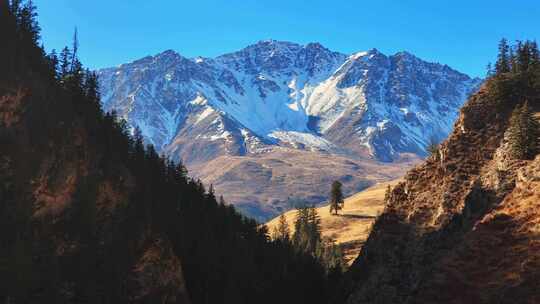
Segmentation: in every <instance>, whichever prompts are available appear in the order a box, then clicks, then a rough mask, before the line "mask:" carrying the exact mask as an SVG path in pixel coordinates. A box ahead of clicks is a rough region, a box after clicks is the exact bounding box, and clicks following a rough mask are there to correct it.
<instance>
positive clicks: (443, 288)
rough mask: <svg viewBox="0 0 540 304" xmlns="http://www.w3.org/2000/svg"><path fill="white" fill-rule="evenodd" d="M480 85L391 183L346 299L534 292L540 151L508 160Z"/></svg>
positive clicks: (499, 125)
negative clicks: (417, 160) (430, 146)
mask: <svg viewBox="0 0 540 304" xmlns="http://www.w3.org/2000/svg"><path fill="white" fill-rule="evenodd" d="M494 104H495V102H494V100H493V98H492V95H490V92H489V90H488V89H483V90H481V91H480V92H479V93H477V94H476V95H474V96H473V97H472V98H471V99H470V100H469V101H468V103H467V104H466V105H465V106H464V108H463V109H462V110H461V113H460V115H459V119H458V121H457V123H456V124H455V126H454V131H453V132H452V134H451V136H450V137H449V138H448V139H447V140H446V141H445V142H444V143H443V144H442V145H441V146H440V148H439V151H438V153H437V154H435V155H432V156H430V157H429V158H428V159H427V161H426V162H425V163H424V164H422V165H420V166H417V167H416V168H414V169H412V170H411V171H409V173H408V174H407V175H406V176H405V181H404V182H402V183H401V184H399V185H398V186H396V187H395V188H394V189H393V191H392V193H391V195H390V198H389V200H388V202H387V206H386V209H385V212H384V213H383V214H382V215H381V216H380V217H379V219H378V220H377V221H376V224H375V226H374V228H373V232H372V234H371V235H370V237H369V239H368V241H367V243H366V245H365V246H364V247H363V248H362V252H361V254H360V256H359V257H358V259H357V260H356V261H355V263H354V265H353V266H352V269H351V273H350V278H349V279H350V280H349V281H348V283H347V284H349V285H348V287H347V288H348V293H346V296H347V301H346V302H347V303H536V302H538V301H540V292H539V290H540V289H538V287H540V285H539V282H540V280H539V278H540V277H538V274H539V273H540V255H539V254H538V249H539V245H540V243H539V242H538V237H539V227H540V226H539V224H540V211H539V210H540V209H539V208H538V207H539V204H540V156H537V157H536V158H535V159H534V160H529V161H526V160H514V159H512V158H511V157H510V156H509V155H510V153H509V148H508V142H507V139H508V132H507V131H506V130H507V125H508V119H509V115H510V111H511V108H512V107H511V106H508V107H506V108H505V109H500V108H496V107H495V106H494Z"/></svg>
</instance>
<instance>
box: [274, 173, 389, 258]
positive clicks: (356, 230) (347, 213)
mask: <svg viewBox="0 0 540 304" xmlns="http://www.w3.org/2000/svg"><path fill="white" fill-rule="evenodd" d="M398 181H399V180H395V181H391V182H387V183H378V184H376V185H375V186H372V187H370V188H367V189H366V190H364V191H362V192H359V193H357V194H355V195H352V196H350V197H348V198H347V199H346V200H345V206H344V208H343V210H341V212H340V213H339V215H337V216H335V215H332V214H330V212H329V206H323V207H319V208H317V212H318V214H319V216H320V217H321V231H322V235H323V238H324V237H327V238H332V239H333V240H335V241H336V243H337V244H340V245H341V246H342V248H343V249H344V253H345V260H346V261H347V263H348V264H350V263H352V261H353V260H354V259H355V258H356V256H358V253H360V249H361V248H362V246H361V245H362V244H363V243H364V242H365V240H366V239H367V237H368V235H369V231H370V228H371V224H372V223H373V221H374V220H375V217H376V216H377V214H379V213H380V212H381V211H382V209H383V208H384V193H385V191H386V188H387V187H388V185H395V184H396V183H397V182H398ZM285 216H286V217H287V222H288V223H289V227H290V228H291V233H292V232H293V229H294V221H295V218H296V210H291V211H288V212H287V213H285ZM277 223H278V218H274V219H273V220H271V221H269V222H268V223H267V225H268V228H269V231H272V229H273V228H274V226H276V225H277Z"/></svg>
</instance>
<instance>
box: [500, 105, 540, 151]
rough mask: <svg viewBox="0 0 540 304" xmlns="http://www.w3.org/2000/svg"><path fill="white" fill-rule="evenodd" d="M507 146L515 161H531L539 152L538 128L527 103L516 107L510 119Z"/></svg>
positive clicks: (539, 128)
mask: <svg viewBox="0 0 540 304" xmlns="http://www.w3.org/2000/svg"><path fill="white" fill-rule="evenodd" d="M508 131H509V144H510V149H511V153H512V156H513V157H514V158H515V159H532V158H534V157H535V156H536V154H537V153H538V150H539V143H538V140H539V139H538V137H539V136H540V126H539V123H538V121H537V120H536V118H535V117H534V116H533V113H532V111H531V109H530V107H529V104H528V102H525V103H524V104H523V105H522V106H518V107H516V109H515V110H514V112H513V113H512V116H511V117H510V126H509V130H508Z"/></svg>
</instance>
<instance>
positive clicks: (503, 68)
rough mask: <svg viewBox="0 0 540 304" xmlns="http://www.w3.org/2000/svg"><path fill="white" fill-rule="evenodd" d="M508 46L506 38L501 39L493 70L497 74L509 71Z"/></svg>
mask: <svg viewBox="0 0 540 304" xmlns="http://www.w3.org/2000/svg"><path fill="white" fill-rule="evenodd" d="M508 52H509V46H508V41H507V40H506V39H504V38H503V39H501V42H500V43H499V55H498V58H497V63H496V64H495V72H496V73H497V74H498V75H499V74H502V73H508V72H510V64H509V63H510V59H509V54H508Z"/></svg>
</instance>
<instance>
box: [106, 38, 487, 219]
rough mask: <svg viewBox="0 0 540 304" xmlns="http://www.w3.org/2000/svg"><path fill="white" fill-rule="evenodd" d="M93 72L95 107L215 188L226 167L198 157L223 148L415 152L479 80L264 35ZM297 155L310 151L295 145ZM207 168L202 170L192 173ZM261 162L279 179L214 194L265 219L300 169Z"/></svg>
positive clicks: (354, 182)
mask: <svg viewBox="0 0 540 304" xmlns="http://www.w3.org/2000/svg"><path fill="white" fill-rule="evenodd" d="M99 74H100V78H101V92H102V96H103V98H102V100H103V106H104V108H105V110H107V111H111V110H115V111H117V112H118V114H119V115H120V116H121V117H123V118H125V119H126V120H127V121H128V123H129V124H130V125H131V126H138V127H139V128H141V129H142V133H143V135H144V136H145V138H146V140H147V142H148V143H151V144H153V145H155V146H156V147H157V148H158V150H160V151H161V152H164V153H166V154H168V155H170V156H171V157H172V158H173V159H175V160H183V161H184V163H185V164H187V166H188V168H190V169H192V171H193V173H194V174H195V175H196V176H197V177H200V178H202V179H203V181H205V182H206V183H212V184H214V186H215V187H216V189H217V190H218V191H220V192H231V191H229V190H231V189H230V188H228V186H227V185H226V184H224V183H223V182H220V180H223V178H222V176H226V175H227V174H228V173H229V172H227V171H223V170H222V169H221V167H215V166H213V167H207V166H206V164H208V163H210V162H212V161H214V162H216V161H217V162H220V160H221V159H223V158H224V157H225V158H227V157H241V158H244V157H245V158H244V159H243V160H244V162H251V163H253V162H254V163H256V164H257V165H256V166H259V167H261V166H262V167H264V164H263V162H264V161H262V160H261V159H265V158H266V159H267V158H271V159H277V158H278V157H281V156H283V154H294V155H297V154H299V153H302V152H305V151H307V152H312V154H313V153H322V154H324V155H330V156H335V157H336V158H335V160H333V162H336V161H337V162H340V158H347V159H348V160H349V161H351V162H352V163H355V164H356V165H358V162H360V164H361V165H363V164H364V163H366V162H367V163H369V164H368V166H371V167H375V166H376V163H377V162H380V161H382V162H391V161H396V160H398V159H400V158H401V157H402V156H403V154H404V153H408V154H409V155H415V157H416V158H418V157H423V156H425V146H426V145H427V143H428V142H429V141H430V140H431V139H434V140H440V139H442V138H445V137H446V136H447V135H448V133H449V132H450V130H451V126H452V124H453V122H454V121H455V119H456V118H457V112H458V109H459V107H461V105H462V103H463V102H464V100H465V99H466V97H467V96H468V95H469V93H471V92H472V91H474V90H475V89H476V87H477V86H478V85H479V83H480V80H479V79H471V78H469V77H468V76H467V75H464V74H462V73H459V72H457V71H454V70H452V69H450V68H449V67H448V66H445V65H441V64H436V63H428V62H425V61H422V60H420V59H418V58H417V57H415V56H413V55H411V54H409V53H406V52H402V53H397V54H395V55H392V56H386V55H384V54H382V53H380V52H379V51H377V50H375V49H373V50H370V51H367V52H358V53H355V54H352V55H345V54H341V53H338V52H333V51H331V50H328V49H327V48H325V47H323V46H322V45H320V44H318V43H310V44H307V45H298V44H295V43H290V42H280V41H273V40H269V41H261V42H259V43H257V44H254V45H251V46H248V47H246V48H245V49H242V50H240V51H237V52H234V53H230V54H225V55H222V56H219V57H217V58H193V59H188V58H185V57H183V56H181V55H179V54H178V53H176V52H174V51H166V52H163V53H161V54H158V55H156V56H151V57H146V58H143V59H141V60H138V61H135V62H132V63H128V64H124V65H121V66H119V67H116V68H110V69H104V70H101V71H99ZM292 158H294V156H292V157H291V159H292ZM306 159H314V160H315V159H316V158H312V157H310V156H309V153H306ZM244 165H249V164H247V163H244ZM292 165H293V166H294V164H292ZM394 165H395V164H394ZM311 166H312V167H316V166H317V161H315V162H313V163H312V164H311ZM400 166H401V165H400V164H399V163H398V164H397V165H396V167H400ZM338 167H340V166H338ZM212 170H214V171H212ZM210 171H212V176H213V177H211V176H210V175H208V174H206V173H202V172H210ZM216 171H217V172H216ZM401 172H402V171H400V173H401ZM270 173H271V175H270V176H269V179H268V181H270V180H284V181H285V184H287V185H289V186H288V187H286V189H285V191H281V192H280V194H279V195H277V196H274V195H273V196H266V195H264V191H263V189H265V188H268V187H270V186H272V184H271V183H270V182H262V183H259V184H257V185H255V188H256V190H254V191H252V189H250V188H248V187H243V186H242V184H243V183H240V185H239V186H237V188H236V189H237V191H238V190H239V192H241V193H249V194H248V195H245V196H242V197H239V196H235V197H234V198H233V197H230V198H228V197H226V199H228V200H229V201H231V202H233V203H235V204H237V205H239V206H242V205H246V204H248V205H250V206H255V209H257V211H256V213H257V215H258V214H265V215H266V216H265V217H266V218H268V216H271V215H272V214H276V213H277V212H278V210H277V209H274V211H269V209H272V208H269V207H268V205H269V204H271V203H272V202H274V203H276V202H277V203H276V204H277V205H276V207H279V208H286V201H287V200H288V197H291V196H296V195H297V194H298V193H301V192H303V190H302V186H301V185H300V184H297V183H296V181H297V179H298V178H300V179H304V180H305V179H306V178H307V177H302V176H300V177H299V176H298V175H296V174H294V173H289V172H287V173H286V174H276V175H274V174H272V173H273V172H270ZM261 174H262V171H261V170H257V172H256V174H244V177H243V178H241V181H243V182H244V183H246V184H247V183H248V182H249V181H250V180H260V178H259V176H260V175H261ZM317 174H318V175H324V174H325V173H324V172H322V171H320V172H318V173H317ZM336 175H337V178H338V179H339V178H343V177H344V176H351V177H350V178H349V179H350V183H349V182H348V181H345V186H346V187H345V188H346V190H347V191H348V192H349V193H352V192H357V191H359V190H361V189H363V188H364V187H365V181H366V180H368V181H374V180H386V179H389V178H394V177H396V176H394V175H393V176H386V177H383V176H381V175H380V174H378V173H377V170H375V171H369V172H364V173H363V174H360V175H359V174H350V173H349V172H347V171H341V172H336ZM377 175H379V176H377ZM360 185H362V186H360ZM326 195H327V185H326V184H321V183H316V184H314V186H313V189H312V190H310V191H308V195H307V196H308V197H318V199H314V200H310V202H312V203H318V202H321V201H323V200H324V198H326ZM241 208H242V207H241ZM244 210H246V209H245V208H244ZM251 215H255V214H253V213H251Z"/></svg>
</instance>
